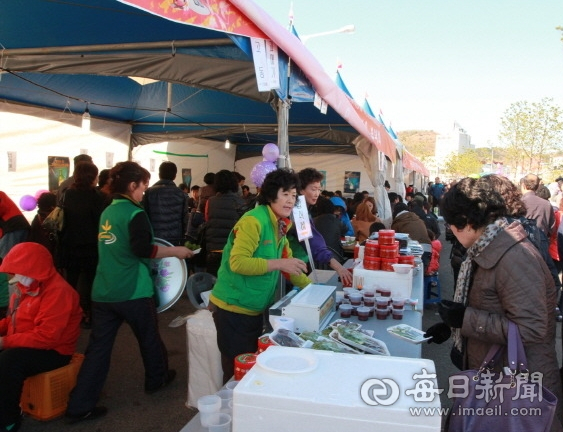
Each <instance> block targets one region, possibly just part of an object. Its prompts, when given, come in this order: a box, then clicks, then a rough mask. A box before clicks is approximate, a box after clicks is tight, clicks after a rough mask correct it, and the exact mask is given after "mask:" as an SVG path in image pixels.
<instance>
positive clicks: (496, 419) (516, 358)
mask: <svg viewBox="0 0 563 432" xmlns="http://www.w3.org/2000/svg"><path fill="white" fill-rule="evenodd" d="M507 349H508V364H509V370H507V369H508V368H504V370H505V373H502V372H498V371H494V370H493V366H494V363H495V362H496V361H498V360H499V359H500V358H502V354H503V353H504V351H505V349H504V346H502V345H493V346H492V347H491V349H490V350H489V352H488V353H487V356H486V357H485V359H484V360H483V363H482V364H481V367H480V368H479V370H466V371H462V372H458V373H456V374H453V375H451V376H450V379H449V385H450V389H449V392H448V397H450V398H453V405H452V408H451V411H450V412H449V415H448V419H447V421H446V427H445V430H447V431H452V432H453V431H456V432H459V431H464V432H471V431H494V430H502V431H503V432H504V431H508V432H510V431H513V432H514V431H526V432H544V431H549V430H550V428H551V423H552V422H553V418H554V415H555V410H556V405H557V397H556V396H555V395H554V394H553V393H551V391H549V390H548V389H546V388H544V387H543V386H542V374H541V373H540V372H532V373H530V371H529V370H528V361H527V359H526V354H525V352H524V345H523V344H522V339H521V337H520V332H519V331H518V326H517V325H516V324H515V323H513V322H512V321H509V326H508V345H507Z"/></svg>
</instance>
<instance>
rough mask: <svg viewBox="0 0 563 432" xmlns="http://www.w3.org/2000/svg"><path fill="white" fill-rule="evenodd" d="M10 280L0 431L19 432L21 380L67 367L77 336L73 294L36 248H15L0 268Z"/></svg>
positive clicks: (0, 363)
mask: <svg viewBox="0 0 563 432" xmlns="http://www.w3.org/2000/svg"><path fill="white" fill-rule="evenodd" d="M0 272H2V273H8V274H10V275H14V277H13V278H12V281H11V282H12V283H13V284H14V285H13V286H12V294H11V296H10V304H9V308H8V315H7V316H6V318H4V319H2V320H0V385H1V390H0V431H11V432H14V431H17V430H18V429H19V426H20V423H21V419H22V417H21V410H20V407H19V401H20V396H21V391H22V388H23V382H24V380H25V379H26V378H27V377H29V376H32V375H37V374H38V373H42V372H47V371H50V370H54V369H58V368H60V367H62V366H66V365H67V364H68V363H69V362H70V359H71V357H72V354H73V353H74V351H75V349H76V342H77V340H78V336H79V335H80V320H81V319H82V309H81V308H80V305H79V299H78V294H77V292H76V291H75V290H74V289H73V288H72V287H71V286H70V285H69V284H68V283H67V282H66V281H65V280H64V279H63V278H62V276H61V275H60V274H59V273H58V272H57V271H56V269H55V266H54V265H53V258H52V257H51V253H50V252H49V251H48V250H47V248H45V247H44V246H42V245H40V244H38V243H31V242H29V243H28V242H24V243H20V244H17V245H16V246H14V247H13V248H12V249H11V250H10V252H8V254H7V255H6V257H5V258H4V260H3V262H2V264H1V265H0Z"/></svg>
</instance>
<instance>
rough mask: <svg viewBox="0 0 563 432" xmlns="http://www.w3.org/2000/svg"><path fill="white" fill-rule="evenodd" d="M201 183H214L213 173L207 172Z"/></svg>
mask: <svg viewBox="0 0 563 432" xmlns="http://www.w3.org/2000/svg"><path fill="white" fill-rule="evenodd" d="M203 181H204V183H205V184H206V185H212V184H213V182H214V181H215V173H212V172H208V173H207V174H205V175H204V176H203Z"/></svg>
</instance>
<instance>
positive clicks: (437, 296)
mask: <svg viewBox="0 0 563 432" xmlns="http://www.w3.org/2000/svg"><path fill="white" fill-rule="evenodd" d="M440 301H442V288H441V286H440V278H439V277H438V273H434V274H432V275H428V276H424V304H430V303H438V302H440Z"/></svg>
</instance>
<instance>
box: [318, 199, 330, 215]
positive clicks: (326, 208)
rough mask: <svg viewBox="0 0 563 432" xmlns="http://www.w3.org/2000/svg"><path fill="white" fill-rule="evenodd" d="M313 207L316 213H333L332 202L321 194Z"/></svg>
mask: <svg viewBox="0 0 563 432" xmlns="http://www.w3.org/2000/svg"><path fill="white" fill-rule="evenodd" d="M315 207H316V209H317V215H323V214H334V204H333V202H332V201H331V200H330V199H328V198H325V197H323V196H320V197H319V199H318V200H317V204H315Z"/></svg>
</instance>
